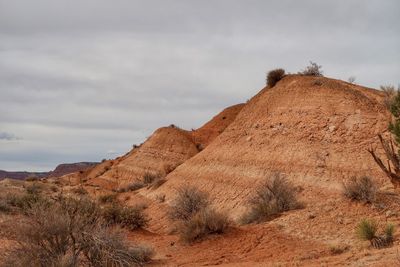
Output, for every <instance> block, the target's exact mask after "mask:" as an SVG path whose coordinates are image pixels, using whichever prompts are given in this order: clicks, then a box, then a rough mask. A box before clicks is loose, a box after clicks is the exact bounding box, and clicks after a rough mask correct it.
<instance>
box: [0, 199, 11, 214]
mask: <svg viewBox="0 0 400 267" xmlns="http://www.w3.org/2000/svg"><path fill="white" fill-rule="evenodd" d="M10 211H11V207H10V205H9V204H8V203H7V200H6V199H0V213H1V212H3V213H8V212H10Z"/></svg>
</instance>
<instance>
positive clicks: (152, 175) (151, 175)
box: [143, 172, 160, 185]
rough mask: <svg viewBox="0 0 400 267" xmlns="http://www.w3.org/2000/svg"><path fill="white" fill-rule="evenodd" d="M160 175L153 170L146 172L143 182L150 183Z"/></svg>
mask: <svg viewBox="0 0 400 267" xmlns="http://www.w3.org/2000/svg"><path fill="white" fill-rule="evenodd" d="M159 177H160V175H159V174H156V173H152V172H145V173H144V175H143V183H144V184H146V185H149V184H151V183H153V182H154V181H155V180H157V179H159Z"/></svg>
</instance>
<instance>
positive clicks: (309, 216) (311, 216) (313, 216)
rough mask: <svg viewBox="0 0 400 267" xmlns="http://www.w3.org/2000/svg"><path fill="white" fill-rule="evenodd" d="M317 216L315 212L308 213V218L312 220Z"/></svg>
mask: <svg viewBox="0 0 400 267" xmlns="http://www.w3.org/2000/svg"><path fill="white" fill-rule="evenodd" d="M315 217H317V216H315V214H313V213H310V214H308V219H309V220H312V219H314V218H315Z"/></svg>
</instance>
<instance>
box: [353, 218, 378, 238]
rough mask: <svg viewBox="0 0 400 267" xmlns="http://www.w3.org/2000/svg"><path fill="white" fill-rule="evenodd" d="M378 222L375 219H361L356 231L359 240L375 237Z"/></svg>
mask: <svg viewBox="0 0 400 267" xmlns="http://www.w3.org/2000/svg"><path fill="white" fill-rule="evenodd" d="M377 230H378V224H377V223H376V222H375V221H372V220H367V219H363V220H362V221H361V222H360V223H359V224H358V226H357V229H356V233H357V236H358V237H359V238H360V239H361V240H372V239H373V238H375V237H376V232H377Z"/></svg>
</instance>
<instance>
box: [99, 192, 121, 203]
mask: <svg viewBox="0 0 400 267" xmlns="http://www.w3.org/2000/svg"><path fill="white" fill-rule="evenodd" d="M99 202H100V203H101V204H106V203H114V202H117V195H116V194H105V195H101V196H100V197H99Z"/></svg>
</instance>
